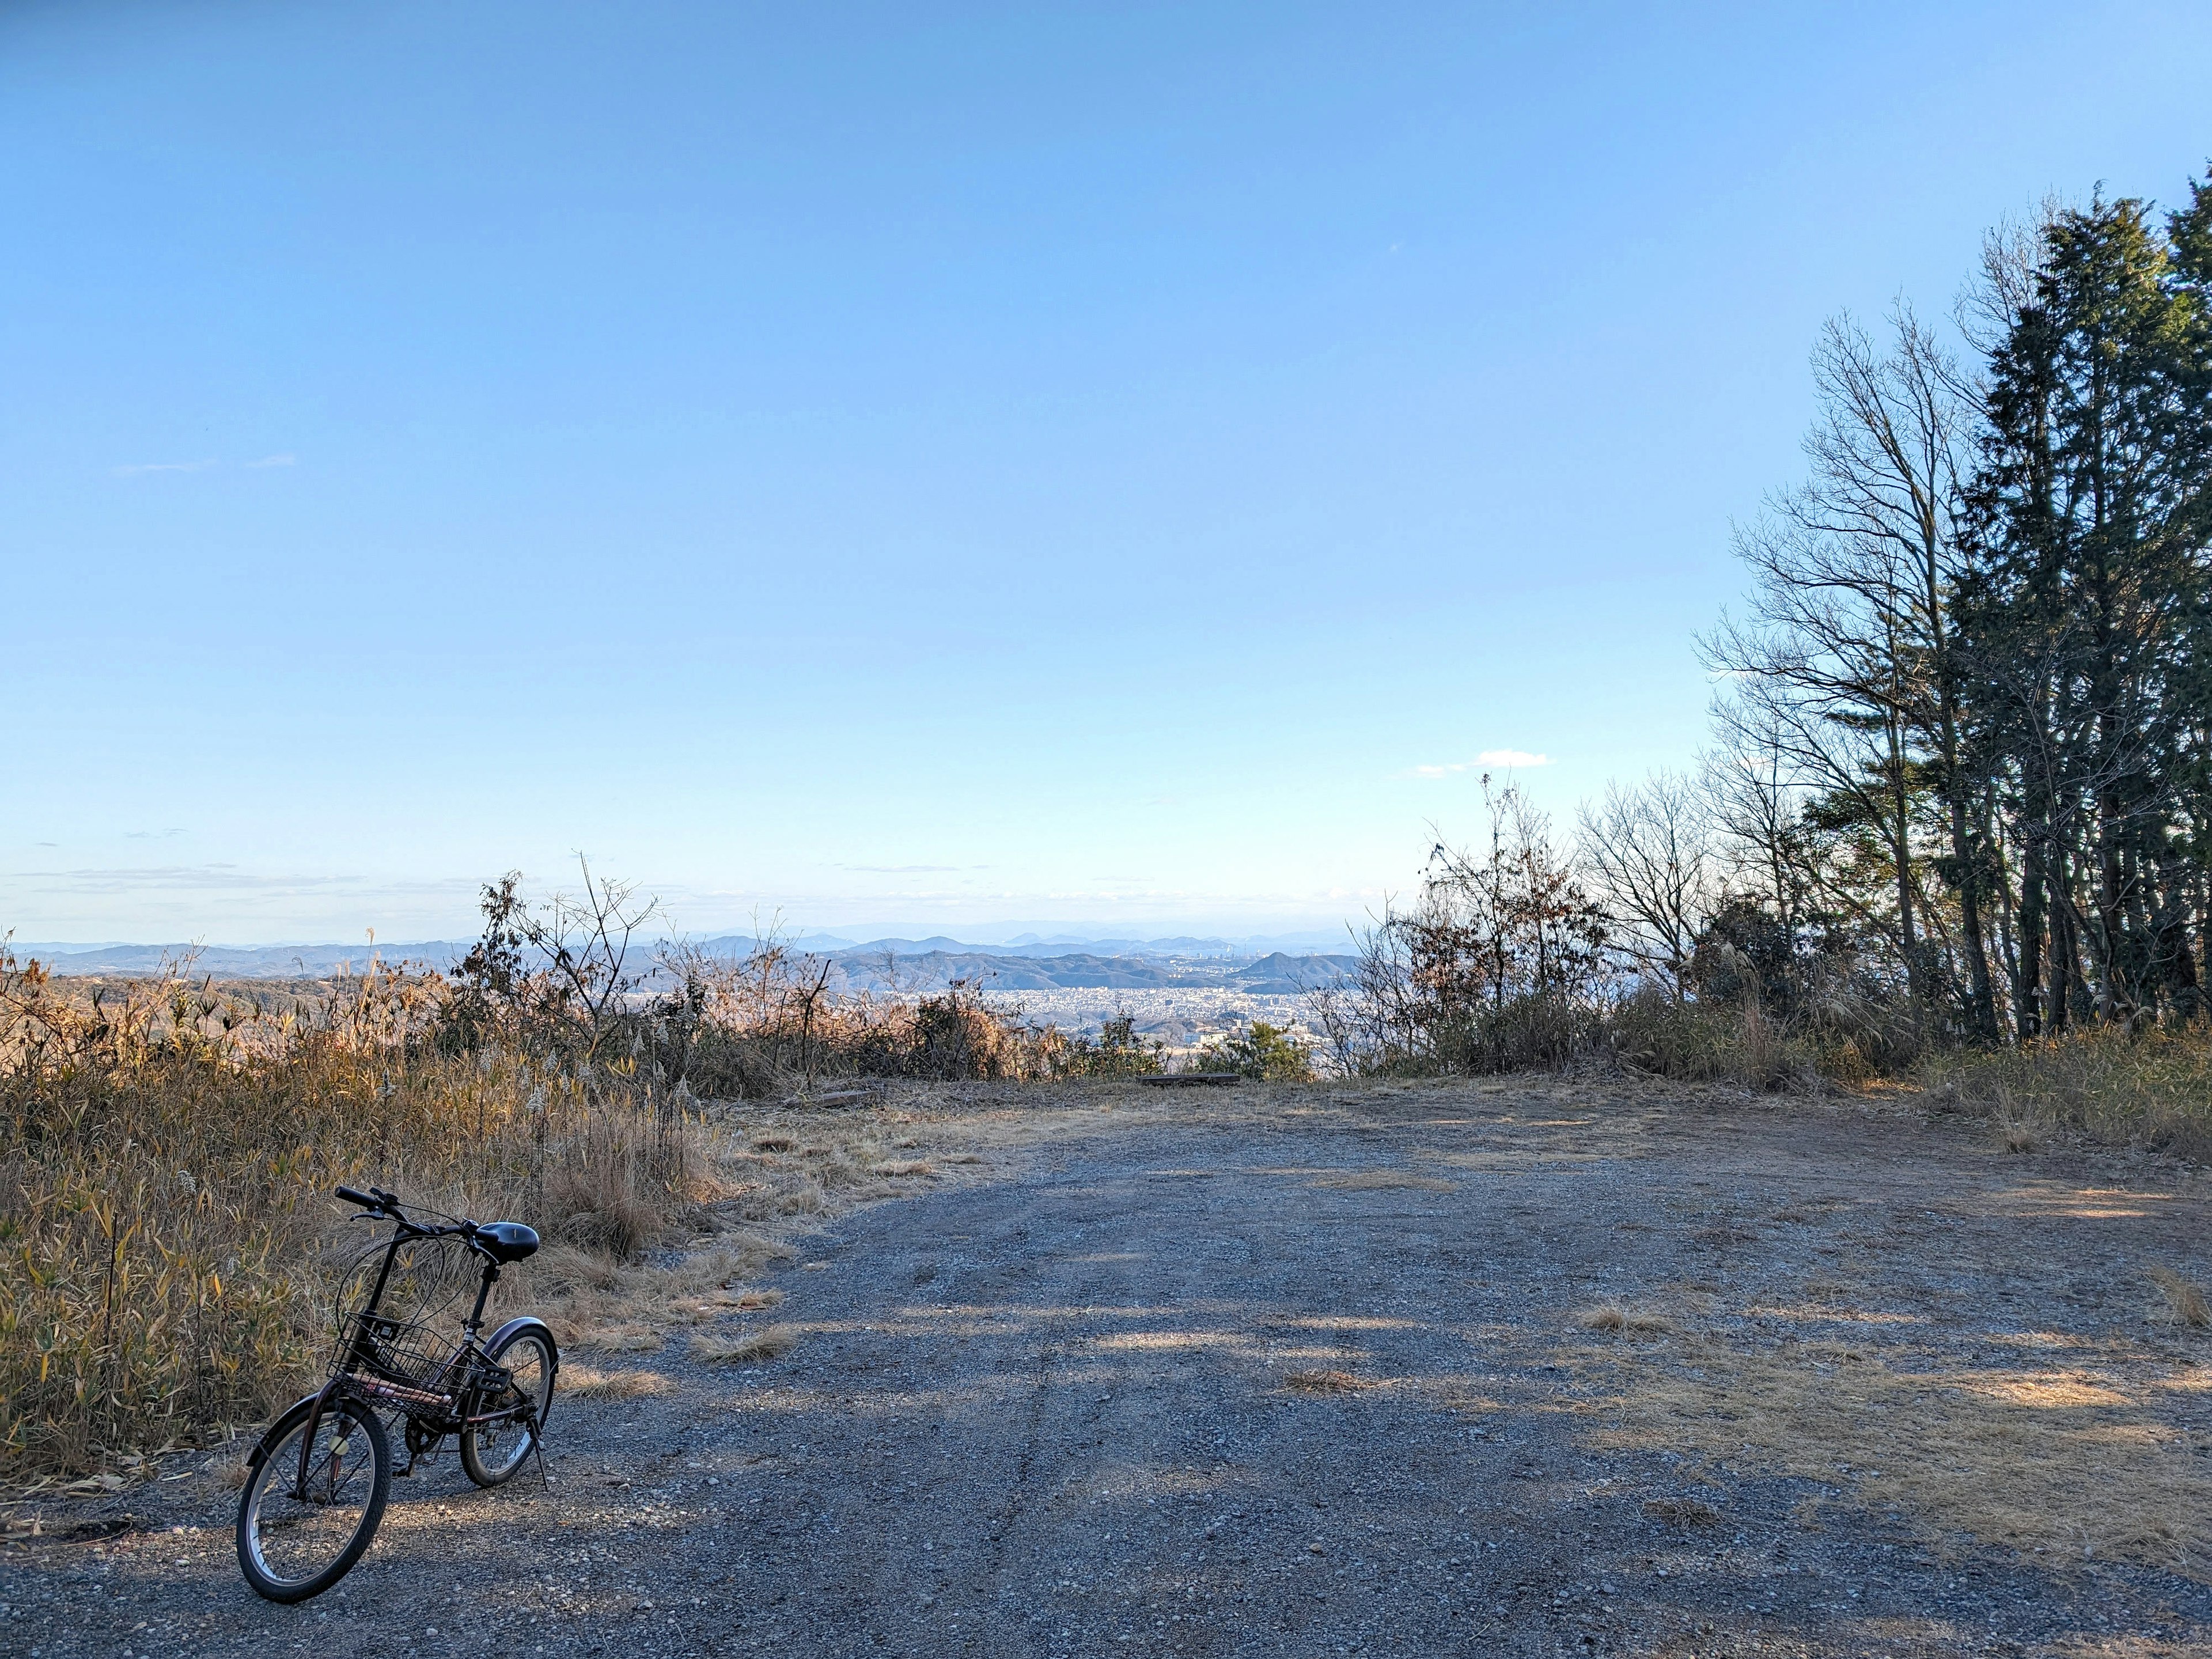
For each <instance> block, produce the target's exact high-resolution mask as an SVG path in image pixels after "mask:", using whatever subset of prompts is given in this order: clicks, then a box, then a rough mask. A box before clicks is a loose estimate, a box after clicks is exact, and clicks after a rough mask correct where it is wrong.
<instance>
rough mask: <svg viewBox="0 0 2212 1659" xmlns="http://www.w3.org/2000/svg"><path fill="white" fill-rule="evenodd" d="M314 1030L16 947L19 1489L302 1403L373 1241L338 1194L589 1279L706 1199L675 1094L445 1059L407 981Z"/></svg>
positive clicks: (7, 1016) (496, 1061)
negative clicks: (557, 1263)
mask: <svg viewBox="0 0 2212 1659" xmlns="http://www.w3.org/2000/svg"><path fill="white" fill-rule="evenodd" d="M419 1014H420V1001H419V996H418V990H417V987H415V986H413V985H412V984H410V982H408V981H390V980H383V979H374V978H372V979H370V980H367V981H356V982H352V983H351V984H350V985H349V986H346V987H337V989H336V990H334V991H332V992H331V994H330V995H329V996H328V997H327V998H326V999H325V1001H324V1002H323V1003H322V1004H320V1005H319V1006H318V1007H317V1008H316V1009H315V1010H313V1019H312V1020H310V1021H307V1022H305V1023H303V1022H302V1020H301V1018H300V1011H299V1009H298V1008H296V1007H289V1006H288V1008H287V1009H286V1010H285V1011H284V1012H283V1013H282V1014H281V1016H280V1015H276V1014H271V1013H270V1012H267V1011H266V1010H264V1009H261V1008H259V1007H258V1006H255V1005H254V1004H252V1003H251V1002H250V1001H242V1000H240V999H239V998H237V997H235V996H233V995H230V994H227V993H224V992H222V991H219V990H215V989H212V988H210V987H193V986H190V985H186V984H184V983H182V982H178V981H171V982H168V983H166V984H164V983H161V982H139V983H136V984H132V985H128V986H125V987H119V988H118V987H99V994H98V996H97V998H95V996H94V994H92V993H89V992H82V991H80V990H78V989H75V988H72V987H56V986H55V985H54V984H53V983H52V981H46V979H45V978H44V976H43V975H40V974H38V973H36V972H35V971H33V970H30V969H26V968H22V967H20V966H18V965H16V964H15V963H13V962H12V960H10V959H8V958H7V957H5V954H4V952H0V1248H4V1249H5V1250H6V1252H7V1255H8V1256H9V1261H10V1268H11V1271H9V1273H7V1274H5V1275H4V1276H0V1482H5V1483H9V1484H15V1485H21V1484H24V1483H27V1482H35V1481H39V1480H54V1479H65V1478H68V1477H71V1476H76V1475H79V1474H91V1473H110V1474H113V1473H118V1472H127V1471H128V1470H129V1469H130V1468H131V1467H132V1466H131V1462H130V1459H131V1455H132V1454H133V1453H134V1451H136V1450H142V1449H145V1448H148V1447H151V1446H155V1445H159V1444H161V1443H165V1442H175V1443H184V1444H191V1443H209V1442H210V1441H211V1440H213V1439H220V1438H225V1437H228V1433H229V1431H230V1429H231V1428H232V1427H233V1426H234V1425H238V1424H241V1423H248V1422H255V1421H259V1420H263V1419H266V1418H267V1417H268V1415H269V1414H270V1413H271V1412H272V1411H273V1410H274V1409H276V1407H279V1406H281V1405H282V1404H283V1403H285V1402H286V1401H289V1400H290V1399H291V1398H293V1397H295V1395H298V1394H299V1393H300V1392H301V1391H302V1390H303V1389H304V1388H305V1387H306V1386H307V1381H308V1379H309V1377H310V1376H311V1375H312V1374H313V1370H314V1368H315V1366H316V1364H318V1363H319V1358H320V1357H321V1355H322V1353H323V1352H325V1345H326V1343H327V1342H328V1340H329V1336H330V1329H331V1327H330V1318H331V1291H332V1289H333V1285H334V1280H335V1278H336V1276H337V1273H338V1272H339V1271H340V1270H341V1269H342V1268H343V1266H344V1264H345V1263H346V1262H347V1261H349V1259H350V1257H351V1255H352V1254H353V1253H354V1252H355V1251H356V1249H359V1248H360V1246H361V1245H362V1243H363V1242H364V1241H365V1239H366V1237H367V1231H366V1230H365V1229H363V1228H362V1227H360V1226H357V1225H356V1226H352V1227H349V1226H348V1225H347V1218H348V1217H349V1216H350V1215H351V1213H352V1212H351V1211H350V1210H348V1209H346V1208H345V1207H344V1206H340V1205H339V1204H337V1202H335V1201H334V1200H332V1199H331V1197H330V1189H331V1187H332V1186H333V1185H335V1184H337V1183H338V1182H350V1183H352V1184H354V1185H356V1186H365V1185H370V1184H374V1185H379V1186H383V1187H388V1188H392V1189H393V1190H396V1191H398V1192H399V1193H400V1194H403V1196H404V1197H405V1198H407V1199H408V1200H411V1201H413V1202H415V1203H417V1204H423V1205H428V1206H433V1207H435V1208H439V1209H442V1210H446V1211H449V1212H455V1213H462V1214H470V1215H475V1216H478V1217H482V1218H495V1217H499V1218H514V1219H521V1220H527V1221H530V1222H531V1223H532V1225H536V1226H538V1228H539V1230H540V1231H542V1232H544V1233H545V1234H547V1236H548V1237H550V1239H551V1240H553V1241H554V1242H555V1243H556V1245H565V1246H566V1247H568V1250H569V1251H570V1252H571V1260H572V1261H573V1260H574V1258H575V1257H576V1256H579V1255H580V1256H592V1255H597V1256H602V1257H605V1258H608V1259H609V1260H610V1261H611V1260H612V1259H613V1258H615V1257H617V1256H618V1255H621V1254H622V1253H623V1252H627V1251H635V1250H636V1249H640V1248H641V1247H642V1246H644V1245H645V1244H646V1243H649V1242H651V1241H653V1240H654V1239H657V1238H658V1237H660V1236H661V1235H662V1234H663V1233H665V1231H667V1230H668V1229H669V1228H670V1226H671V1225H672V1224H674V1223H675V1222H676V1221H678V1220H679V1219H680V1218H682V1217H683V1216H684V1214H685V1213H686V1212H687V1211H689V1210H690V1208H691V1206H694V1205H695V1204H696V1202H698V1201H699V1200H701V1199H702V1198H703V1197H708V1196H711V1195H712V1194H711V1192H709V1191H708V1190H707V1189H706V1188H705V1187H704V1185H703V1184H702V1183H703V1176H702V1171H703V1169H704V1163H703V1159H702V1151H703V1142H702V1125H701V1124H700V1123H699V1122H698V1121H697V1119H696V1116H695V1115H692V1114H690V1113H689V1112H687V1111H684V1110H678V1109H674V1108H673V1106H672V1105H671V1103H670V1102H669V1101H668V1100H667V1099H666V1098H665V1097H659V1098H655V1097H653V1096H652V1095H651V1094H650V1093H649V1092H648V1091H643V1090H642V1089H640V1088H636V1087H634V1086H632V1085H629V1083H628V1082H627V1081H625V1080H624V1079H620V1078H617V1077H606V1078H599V1079H580V1078H579V1077H577V1076H576V1075H575V1074H574V1073H568V1072H563V1071H561V1070H559V1069H558V1068H556V1067H552V1066H540V1065H538V1064H537V1063H534V1062H533V1061H532V1060H529V1059H527V1058H524V1057H516V1056H503V1055H498V1054H483V1055H476V1056H470V1055H448V1054H441V1053H439V1052H437V1051H436V1050H435V1048H432V1047H430V1046H428V1045H427V1044H426V1043H425V1042H422V1040H421V1029H420V1020H419V1018H418V1016H419ZM549 1254H551V1253H549ZM531 1281H532V1274H531V1273H529V1272H528V1271H525V1272H522V1273H513V1274H510V1275H509V1276H508V1279H507V1282H505V1283H503V1284H502V1285H501V1287H500V1292H499V1296H498V1301H499V1303H500V1304H503V1305H506V1306H513V1305H514V1304H516V1303H517V1302H518V1301H520V1300H521V1299H522V1298H524V1297H527V1296H529V1295H530V1294H531Z"/></svg>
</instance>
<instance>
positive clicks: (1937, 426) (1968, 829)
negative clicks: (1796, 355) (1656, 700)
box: [1701, 304, 1994, 1029]
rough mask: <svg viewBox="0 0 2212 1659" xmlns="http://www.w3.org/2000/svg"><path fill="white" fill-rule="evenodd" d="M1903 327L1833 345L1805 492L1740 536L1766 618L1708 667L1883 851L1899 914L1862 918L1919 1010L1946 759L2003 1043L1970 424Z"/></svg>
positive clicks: (1738, 629)
mask: <svg viewBox="0 0 2212 1659" xmlns="http://www.w3.org/2000/svg"><path fill="white" fill-rule="evenodd" d="M1891 324H1892V330H1893V341H1892V343H1891V344H1890V345H1889V347H1888V348H1887V349H1877V348H1876V346H1875V343H1874V342H1873V341H1872V340H1871V339H1869V337H1868V336H1867V335H1866V334H1865V332H1864V331H1862V330H1861V329H1860V328H1859V327H1858V326H1857V325H1856V324H1854V323H1853V322H1852V321H1851V320H1850V319H1849V318H1848V317H1844V318H1838V319H1835V320H1834V321H1832V322H1831V323H1830V324H1829V325H1827V327H1826V329H1824V330H1823V331H1822V333H1821V337H1820V343H1819V344H1818V345H1817V346H1816V347H1815V349H1814V354H1813V370H1814V384H1815V387H1816V390H1817V393H1818V396H1819V399H1820V413H1819V415H1818V416H1817V417H1816V419H1815V421H1814V426H1813V429H1812V431H1811V432H1810V433H1809V434H1808V435H1807V438H1806V441H1805V454H1806V459H1807V461H1808V477H1807V479H1806V482H1805V483H1803V484H1802V485H1801V486H1800V487H1798V488H1797V489H1793V490H1791V491H1789V492H1787V493H1786V494H1784V495H1780V496H1778V497H1777V498H1776V499H1775V500H1774V501H1771V503H1770V506H1769V511H1768V513H1766V515H1765V518H1763V519H1762V520H1760V521H1759V523H1758V524H1757V525H1755V526H1751V527H1750V528H1748V529H1746V530H1743V531H1741V532H1739V533H1738V536H1737V543H1736V549H1737V553H1738V556H1740V557H1741V559H1742V560H1743V561H1744V562H1745V563H1746V564H1747V566H1748V567H1749V568H1750V570H1751V573H1752V578H1753V597H1752V611H1753V616H1752V618H1751V619H1750V620H1749V621H1747V622H1743V623H1736V622H1731V621H1729V620H1727V619H1725V618H1724V619H1723V622H1722V624H1721V626H1720V628H1719V629H1717V631H1716V632H1715V633H1714V634H1713V635H1711V636H1710V637H1708V638H1707V639H1706V640H1705V641H1702V642H1701V643H1702V645H1703V647H1704V650H1705V655H1706V659H1707V661H1708V662H1709V663H1710V664H1711V665H1713V666H1715V667H1717V668H1721V669H1723V670H1725V671H1729V672H1730V673H1732V674H1733V675H1735V676H1736V677H1737V678H1738V682H1739V684H1738V698H1739V700H1740V705H1741V708H1743V709H1745V710H1747V711H1749V712H1751V713H1752V714H1753V716H1754V718H1755V720H1756V723H1757V725H1758V726H1759V728H1760V729H1761V731H1762V732H1763V733H1764V734H1765V737H1766V738H1768V739H1769V740H1771V741H1773V742H1776V743H1778V744H1779V745H1780V747H1781V748H1782V750H1784V752H1785V753H1786V755H1787V757H1788V758H1789V760H1790V763H1792V764H1793V765H1794V766H1795V768H1796V769H1797V771H1798V772H1799V773H1800V775H1802V778H1803V779H1804V780H1805V781H1808V782H1809V783H1811V784H1812V785H1814V787H1816V788H1817V789H1818V790H1819V791H1820V793H1822V794H1823V795H1824V796H1826V797H1827V798H1828V799H1829V800H1830V801H1831V802H1832V803H1834V805H1835V806H1836V808H1837V809H1838V810H1840V811H1844V813H1845V815H1846V816H1849V817H1855V818H1856V819H1857V821H1859V822H1861V823H1864V824H1865V825H1867V826H1868V827H1869V828H1870V829H1873V830H1874V831H1875V834H1876V835H1877V836H1878V837H1879V840H1880V842H1881V846H1882V849H1883V852H1884V854H1885V855H1886V859H1887V863H1888V866H1889V868H1890V872H1891V880H1892V883H1893V894H1894V897H1893V911H1892V912H1891V914H1890V915H1888V916H1887V917H1880V916H1876V915H1872V914H1870V913H1869V914H1868V915H1867V917H1866V919H1867V920H1869V921H1875V922H1878V923H1879V925H1881V927H1882V928H1883V930H1884V931H1885V932H1887V933H1889V934H1890V935H1891V936H1892V938H1893V940H1894V942H1895V945H1896V947H1897V951H1898V953H1899V957H1901V958H1902V959H1903V962H1904V965H1905V974H1906V977H1907V981H1908V982H1909V984H1910V986H1911V993H1912V996H1913V1000H1914V1001H1915V1002H1916V1003H1917V1004H1921V1003H1924V1002H1925V1000H1926V999H1927V996H1928V994H1929V989H1930V987H1929V985H1928V983H1927V982H1926V980H1927V964H1926V963H1925V962H1924V960H1923V956H1924V952H1923V948H1922V937H1923V933H1924V932H1925V928H1924V926H1923V917H1922V915H1921V914H1920V912H1921V908H1922V903H1923V901H1922V897H1921V893H1920V878H1921V872H1920V871H1919V870H1918V868H1917V866H1918V864H1919V862H1920V860H1921V850H1920V848H1919V847H1918V846H1917V844H1916V838H1915V827H1916V826H1915V817H1916V811H1917V804H1916V802H1915V799H1914V793H1915V789H1916V785H1917V782H1919V781H1922V779H1923V775H1924V774H1925V773H1926V772H1927V771H1928V770H1929V763H1932V769H1933V771H1934V773H1935V775H1936V776H1935V781H1936V784H1937V787H1938V790H1939V792H1940V793H1941V795H1942V798H1943V799H1945V800H1946V801H1947V803H1948V806H1949V808H1950V811H1949V813H1948V818H1949V824H1948V828H1949V830H1950V834H1951V838H1952V842H1953V847H1952V853H1953V862H1954V866H1955V867H1957V868H1958V869H1960V871H1962V872H1967V873H1966V877H1965V885H1964V888H1963V890H1962V903H1963V908H1964V910H1965V913H1966V922H1965V929H1964V933H1965V939H1964V941H1963V949H1964V952H1965V954H1966V956H1967V957H1968V963H1967V966H1968V969H1969V975H1970V978H1971V981H1972V1001H1973V1004H1974V1007H1975V1011H1976V1019H1977V1023H1978V1024H1982V1025H1987V1026H1990V1028H1991V1029H1993V1025H1994V1021H1993V1018H1991V1017H1990V1016H1989V1015H1988V1012H1987V1011H1988V1009H1989V1006H1990V987H1989V976H1988V967H1987V959H1986V954H1985V952H1984V949H1983V945H1982V938H1981V921H1980V905H1979V896H1978V893H1977V892H1976V891H1975V887H1974V882H1973V879H1972V873H1971V872H1973V871H1975V870H1977V869H1978V868H1979V866H1980V862H1981V860H1979V859H1978V857H1976V856H1974V848H1973V845H1972V843H1973V839H1974V831H1975V828H1976V825H1977V823H1978V820H1977V819H1976V817H1975V816H1974V815H1973V813H1972V811H1971V810H1970V802H1971V789H1970V786H1969V780H1968V778H1967V775H1966V770H1965V769H1964V768H1963V767H1962V766H1961V764H1960V732H1959V728H1960V722H1959V713H1958V673H1957V666H1956V664H1955V662H1954V648H1953V639H1954V630H1953V627H1952V623H1951V620H1950V617H1949V614H1948V594H1949V592H1950V591H1951V587H1952V585H1953V581H1954V573H1955V570H1956V568H1957V564H1958V560H1959V556H1960V555H1959V538H1958V533H1957V526H1956V524H1955V522H1954V513H1955V511H1956V509H1957V507H1958V503H1959V499H1960V479H1961V477H1962V474H1963V471H1964V465H1965V459H1964V448H1965V432H1966V419H1967V416H1968V414H1969V412H1970V411H1969V410H1967V409H1966V407H1965V406H1964V405H1963V404H1961V403H1960V400H1959V398H1957V396H1956V395H1955V392H1954V386H1955V385H1956V381H1957V375H1956V373H1955V371H1954V369H1953V368H1952V366H1951V364H1950V363H1949V361H1948V359H1947V358H1946V357H1945V356H1944V354H1943V353H1942V349H1941V348H1940V347H1939V346H1938V345H1937V343H1936V340H1935V338H1934V337H1933V335H1932V334H1930V333H1929V331H1928V330H1927V329H1926V328H1924V327H1923V325H1921V324H1920V322H1919V320H1918V319H1917V318H1916V317H1915V316H1914V315H1913V313H1912V312H1911V309H1910V308H1909V307H1905V306H1904V305H1902V304H1900V305H1899V307H1897V309H1896V310H1895V311H1894V312H1893V313H1892V316H1891ZM1860 908H1863V907H1860Z"/></svg>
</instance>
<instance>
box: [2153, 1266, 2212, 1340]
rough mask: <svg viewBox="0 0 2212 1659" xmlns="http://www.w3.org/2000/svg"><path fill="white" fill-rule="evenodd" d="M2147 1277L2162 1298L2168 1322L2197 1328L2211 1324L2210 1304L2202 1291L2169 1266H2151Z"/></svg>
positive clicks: (2211, 1309)
mask: <svg viewBox="0 0 2212 1659" xmlns="http://www.w3.org/2000/svg"><path fill="white" fill-rule="evenodd" d="M2149 1278H2150V1282H2151V1283H2152V1284H2154V1285H2157V1286H2158V1288H2159V1293H2160V1296H2161V1297H2163V1298H2164V1301H2165V1304H2166V1309H2165V1311H2166V1318H2167V1320H2168V1322H2171V1323H2172V1324H2176V1325H2190V1326H2195V1327H2199V1328H2201V1327H2203V1326H2206V1325H2212V1306H2208V1305H2207V1304H2206V1303H2205V1300H2204V1292H2203V1291H2201V1290H2199V1289H2197V1286H2196V1285H2193V1284H2191V1282H2190V1281H2189V1280H2187V1279H2184V1278H2183V1277H2182V1276H2181V1275H2180V1274H2179V1273H2176V1272H2174V1271H2173V1269H2172V1268H2171V1267H2153V1268H2151V1269H2150V1271H2149Z"/></svg>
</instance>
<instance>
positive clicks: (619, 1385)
mask: <svg viewBox="0 0 2212 1659" xmlns="http://www.w3.org/2000/svg"><path fill="white" fill-rule="evenodd" d="M560 1387H561V1390H562V1393H564V1394H574V1395H583V1396H584V1397H585V1398H586V1399H587V1400H641V1399H644V1398H647V1396H649V1395H661V1394H671V1393H673V1392H674V1391H675V1389H676V1384H675V1383H671V1381H669V1379H668V1378H666V1377H665V1376H662V1375H661V1374H660V1373H659V1371H603V1370H599V1368H598V1367H597V1366H593V1365H576V1364H569V1365H563V1366H562V1368H561V1380H560Z"/></svg>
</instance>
